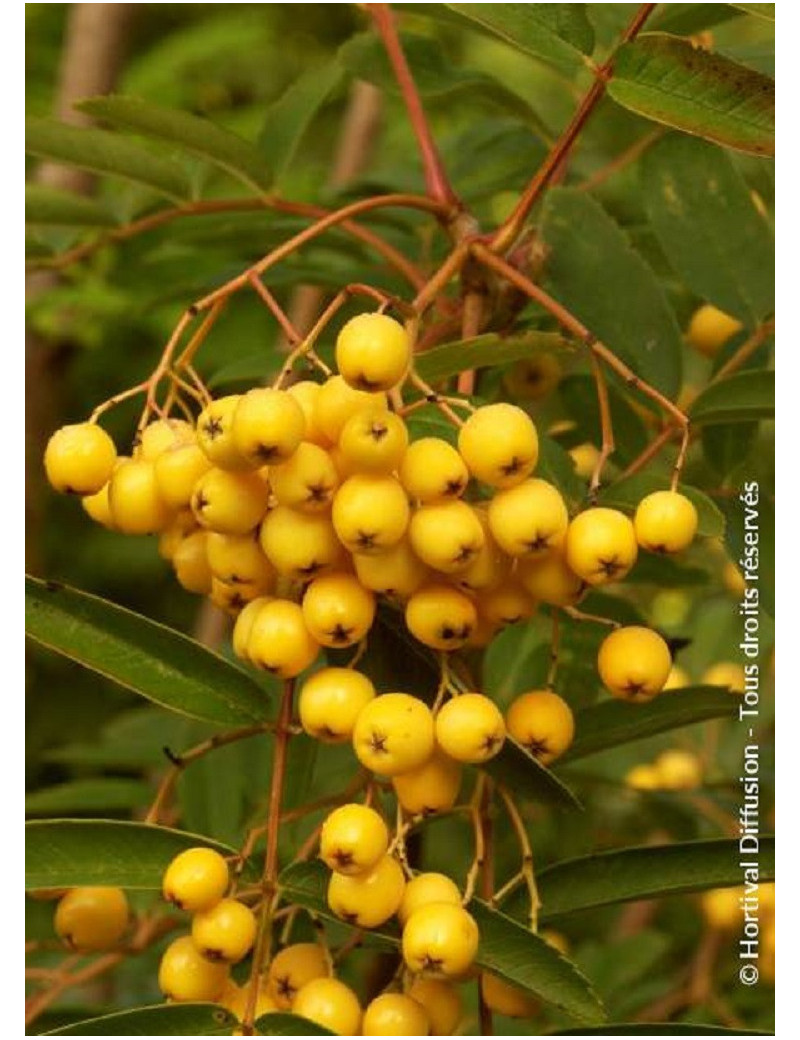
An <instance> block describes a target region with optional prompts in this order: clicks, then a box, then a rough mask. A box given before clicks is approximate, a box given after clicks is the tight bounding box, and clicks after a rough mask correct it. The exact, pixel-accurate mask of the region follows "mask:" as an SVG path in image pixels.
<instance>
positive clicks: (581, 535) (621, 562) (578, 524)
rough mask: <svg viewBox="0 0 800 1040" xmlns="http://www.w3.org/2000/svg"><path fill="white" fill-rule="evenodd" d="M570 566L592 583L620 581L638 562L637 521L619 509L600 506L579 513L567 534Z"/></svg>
mask: <svg viewBox="0 0 800 1040" xmlns="http://www.w3.org/2000/svg"><path fill="white" fill-rule="evenodd" d="M566 547H567V548H566V560H567V565H568V566H569V568H570V570H572V571H573V572H574V573H575V574H577V575H578V577H579V578H582V579H583V580H584V581H585V582H586V583H587V584H589V585H605V584H606V583H608V582H611V581H620V580H621V579H622V578H624V577H625V575H626V574H627V573H628V571H629V570H630V569H631V567H633V565H634V563H636V555H637V553H638V545H637V542H636V533H635V532H634V529H633V524H632V523H631V521H630V520H629V519H628V517H627V516H625V514H624V513H620V512H619V511H618V510H616V509H606V508H604V507H602V506H597V507H595V508H593V509H585V510H584V511H583V512H582V513H578V515H577V516H576V517H575V519H574V520H573V521H572V522H571V523H570V525H569V528H568V530H567V538H566Z"/></svg>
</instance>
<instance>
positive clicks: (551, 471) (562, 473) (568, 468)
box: [535, 433, 586, 511]
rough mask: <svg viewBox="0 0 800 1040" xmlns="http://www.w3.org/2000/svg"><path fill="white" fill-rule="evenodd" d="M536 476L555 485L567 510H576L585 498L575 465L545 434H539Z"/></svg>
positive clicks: (584, 486)
mask: <svg viewBox="0 0 800 1040" xmlns="http://www.w3.org/2000/svg"><path fill="white" fill-rule="evenodd" d="M535 472H536V476H537V477H541V478H542V479H543V480H548V481H549V482H550V483H551V484H555V485H556V487H557V488H558V489H559V491H560V492H561V494H562V495H563V496H564V498H565V499H566V502H567V506H568V507H569V509H570V510H571V511H572V510H577V509H578V508H579V507H580V505H581V503H582V502H583V500H584V498H585V497H586V484H585V482H584V481H583V480H581V478H580V477H579V476H578V474H577V473H576V472H575V463H574V462H573V461H572V457H571V456H570V455H569V453H568V452H567V451H565V450H564V448H562V447H561V445H560V444H559V443H558V441H554V440H553V438H552V437H548V436H547V434H544V433H540V434H539V459H538V461H537V463H536V471H535Z"/></svg>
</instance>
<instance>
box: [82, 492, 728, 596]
mask: <svg viewBox="0 0 800 1040" xmlns="http://www.w3.org/2000/svg"><path fill="white" fill-rule="evenodd" d="M99 493H100V494H102V492H99ZM87 511H88V508H87ZM102 522H103V521H102V520H101V521H100V523H102ZM722 584H723V585H724V586H725V588H726V589H727V590H728V592H730V593H731V594H732V595H733V596H735V597H736V599H741V597H742V596H743V595H744V590H745V589H746V588H747V585H746V583H745V580H744V575H743V574H742V572H741V571H740V570H739V568H738V567H737V566H736V564H735V563H734V562H733V561H732V560H726V561H725V566H724V567H723V568H722Z"/></svg>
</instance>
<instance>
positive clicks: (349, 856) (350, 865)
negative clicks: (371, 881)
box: [319, 803, 389, 874]
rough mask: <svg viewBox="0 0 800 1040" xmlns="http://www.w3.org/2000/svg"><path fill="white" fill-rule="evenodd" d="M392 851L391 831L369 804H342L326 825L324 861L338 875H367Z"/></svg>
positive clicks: (321, 838)
mask: <svg viewBox="0 0 800 1040" xmlns="http://www.w3.org/2000/svg"><path fill="white" fill-rule="evenodd" d="M388 848H389V831H388V828H387V827H386V824H385V822H384V819H383V817H382V816H381V815H380V813H377V812H375V810H374V809H370V807H369V806H368V805H358V804H356V803H351V804H349V805H340V806H339V808H338V809H334V810H333V812H332V813H330V814H329V815H328V816H327V817H326V819H325V822H324V823H323V824H322V831H321V832H320V836H319V855H320V859H322V860H323V862H324V863H326V864H327V865H328V866H329V867H330V868H331V870H335V871H336V872H337V874H365V873H367V872H368V871H370V870H372V868H373V867H374V866H376V865H377V863H378V861H379V860H380V859H382V858H383V857H384V856H385V855H386V850H387V849H388Z"/></svg>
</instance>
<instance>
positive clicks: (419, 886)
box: [397, 871, 461, 924]
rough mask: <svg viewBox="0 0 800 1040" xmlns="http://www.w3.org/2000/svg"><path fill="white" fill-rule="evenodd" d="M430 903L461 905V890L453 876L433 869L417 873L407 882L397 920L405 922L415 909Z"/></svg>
mask: <svg viewBox="0 0 800 1040" xmlns="http://www.w3.org/2000/svg"><path fill="white" fill-rule="evenodd" d="M428 903H452V904H453V906H461V890H460V889H459V887H458V885H457V884H456V883H455V881H453V880H452V878H449V877H448V876H447V875H446V874H437V873H435V872H434V871H431V872H429V873H427V874H417V876H416V877H414V878H412V879H411V880H410V881H407V882H406V887H405V891H404V892H403V901H402V903H401V904H400V909H399V910H398V911H397V920H398V921H399V922H400V924H405V923H406V921H407V920H408V919H409V917H410V916H411V915H412V914H413V913H414V911H415V910H419V908H420V907H421V906H427V904H428Z"/></svg>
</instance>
